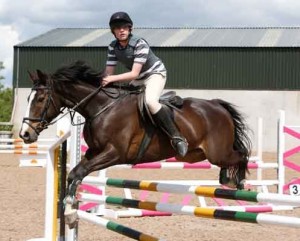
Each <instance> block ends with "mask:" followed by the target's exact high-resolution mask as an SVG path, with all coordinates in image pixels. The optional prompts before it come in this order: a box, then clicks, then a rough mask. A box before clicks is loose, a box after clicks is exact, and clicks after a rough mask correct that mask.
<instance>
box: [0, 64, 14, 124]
mask: <svg viewBox="0 0 300 241" xmlns="http://www.w3.org/2000/svg"><path fill="white" fill-rule="evenodd" d="M3 69H4V65H3V62H1V61H0V106H1V108H0V122H8V121H10V116H11V112H12V107H13V95H12V89H11V88H5V86H4V85H3V84H2V83H1V81H2V80H3V79H4V77H3V76H2V75H1V70H3Z"/></svg>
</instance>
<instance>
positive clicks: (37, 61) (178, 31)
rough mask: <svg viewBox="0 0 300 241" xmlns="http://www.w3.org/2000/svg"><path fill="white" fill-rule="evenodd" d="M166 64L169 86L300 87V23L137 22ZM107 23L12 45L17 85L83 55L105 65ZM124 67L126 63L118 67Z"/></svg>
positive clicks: (138, 32)
mask: <svg viewBox="0 0 300 241" xmlns="http://www.w3.org/2000/svg"><path fill="white" fill-rule="evenodd" d="M133 33H134V34H136V35H138V36H141V37H144V38H145V39H146V40H147V41H148V42H149V44H150V45H151V46H152V48H153V50H154V52H155V53H156V54H157V55H158V56H159V57H160V58H161V59H162V60H163V61H164V63H165V65H166V67H167V69H168V83H167V87H168V88H178V89H179V88H180V89H182V88H184V89H223V90H300V81H299V79H300V68H299V66H300V27H293V28H137V29H134V30H133ZM111 40H113V35H112V34H111V32H110V30H109V29H91V28H58V29H53V30H51V31H49V32H47V33H44V34H42V35H39V36H37V37H35V38H33V39H30V40H28V41H25V42H23V43H20V44H18V45H16V46H14V72H13V86H14V87H16V88H28V87H30V86H31V83H30V81H29V80H28V79H29V78H28V74H27V71H28V70H31V71H34V70H35V69H40V70H42V71H45V72H47V73H53V72H54V71H55V70H56V69H57V68H59V67H60V66H61V65H64V64H69V63H71V62H73V61H76V60H85V61H86V62H88V63H89V64H90V65H91V66H93V67H94V68H96V69H99V70H101V69H104V67H105V61H106V52H107V46H108V44H109V43H110V41H111ZM119 71H122V69H119Z"/></svg>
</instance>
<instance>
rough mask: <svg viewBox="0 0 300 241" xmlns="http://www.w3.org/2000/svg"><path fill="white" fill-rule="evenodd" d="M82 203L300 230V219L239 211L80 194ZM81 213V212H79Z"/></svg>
mask: <svg viewBox="0 0 300 241" xmlns="http://www.w3.org/2000/svg"><path fill="white" fill-rule="evenodd" d="M79 199H80V200H82V201H89V202H97V203H99V204H100V203H106V204H111V205H121V206H124V207H128V208H137V209H146V210H151V211H160V212H171V213H176V214H183V215H191V216H195V217H202V218H214V219H222V220H230V221H238V222H246V223H257V224H271V225H281V226H282V225H283V226H288V227H294V228H300V218H296V217H286V216H279V215H272V214H264V213H249V212H239V211H228V210H218V209H213V208H202V207H195V206H188V205H178V204H171V203H156V202H148V201H140V200H134V199H125V198H119V197H112V196H99V195H95V194H85V193H84V194H80V195H79ZM79 212H80V211H79Z"/></svg>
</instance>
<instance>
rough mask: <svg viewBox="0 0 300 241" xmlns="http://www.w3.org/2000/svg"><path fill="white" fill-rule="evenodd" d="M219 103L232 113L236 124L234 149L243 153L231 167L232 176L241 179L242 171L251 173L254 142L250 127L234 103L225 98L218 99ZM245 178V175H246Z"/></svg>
mask: <svg viewBox="0 0 300 241" xmlns="http://www.w3.org/2000/svg"><path fill="white" fill-rule="evenodd" d="M217 101H218V103H219V104H220V105H221V106H222V107H223V108H225V109H226V110H227V111H228V112H229V113H230V115H231V117H232V121H233V124H234V143H233V149H234V150H235V151H238V152H239V153H240V155H241V161H240V162H239V165H238V166H237V167H232V168H229V172H230V176H231V177H233V178H234V179H235V180H240V176H238V175H239V174H241V173H245V172H247V173H249V170H248V161H249V158H250V155H251V148H252V143H251V140H250V138H249V136H248V131H249V128H248V126H247V125H246V124H245V120H244V117H243V115H242V114H241V113H240V112H239V111H238V110H237V109H236V107H235V106H234V105H233V104H230V103H228V102H226V101H224V100H220V99H218V100H217ZM244 178H245V177H244Z"/></svg>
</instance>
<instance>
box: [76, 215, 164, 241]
mask: <svg viewBox="0 0 300 241" xmlns="http://www.w3.org/2000/svg"><path fill="white" fill-rule="evenodd" d="M77 214H78V217H79V218H80V219H83V220H86V221H89V222H92V223H94V224H98V225H100V226H102V227H104V228H106V229H109V230H111V231H113V232H116V233H119V234H122V235H124V236H127V237H129V238H132V239H134V240H140V241H163V239H159V238H155V237H153V236H150V235H148V234H144V233H141V232H139V231H137V230H134V229H132V228H129V227H126V226H123V225H121V224H118V223H115V222H112V221H109V220H107V219H105V218H101V217H98V216H95V215H93V214H89V213H87V212H84V211H80V210H78V211H77Z"/></svg>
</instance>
